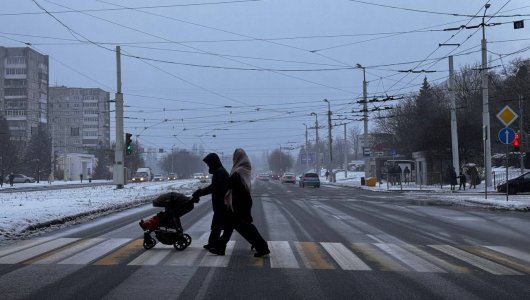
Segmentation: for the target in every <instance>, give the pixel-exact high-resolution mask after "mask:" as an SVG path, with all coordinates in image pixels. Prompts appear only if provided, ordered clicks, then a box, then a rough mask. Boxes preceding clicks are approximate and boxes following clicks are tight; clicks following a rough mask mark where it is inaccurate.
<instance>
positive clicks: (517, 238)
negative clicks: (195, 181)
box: [0, 182, 530, 299]
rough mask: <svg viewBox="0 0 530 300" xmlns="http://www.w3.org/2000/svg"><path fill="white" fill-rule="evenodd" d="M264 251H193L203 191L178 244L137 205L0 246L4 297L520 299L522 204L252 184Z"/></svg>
mask: <svg viewBox="0 0 530 300" xmlns="http://www.w3.org/2000/svg"><path fill="white" fill-rule="evenodd" d="M253 194H254V195H253V196H254V208H253V213H254V218H255V223H256V225H257V227H258V229H259V230H260V231H261V232H262V234H263V236H264V237H265V239H266V240H267V241H268V243H269V246H270V248H271V251H272V253H271V255H270V256H268V257H265V258H254V257H253V256H252V253H253V252H251V251H250V247H249V245H248V243H247V242H246V241H244V240H242V239H241V237H240V236H239V235H238V234H237V233H235V234H234V235H233V236H232V241H231V242H230V243H229V247H228V249H227V253H226V254H227V255H226V256H215V255H211V254H209V253H207V252H206V251H205V250H203V249H202V245H203V244H204V241H205V239H206V238H207V235H208V231H209V225H210V220H211V209H210V204H209V202H208V201H209V198H207V197H205V198H203V199H202V200H201V203H200V205H198V206H197V207H196V208H195V209H194V210H193V211H192V212H190V213H189V214H187V215H186V216H184V217H183V226H184V229H185V231H186V232H187V233H189V234H190V235H191V236H192V238H193V242H192V244H191V246H190V247H188V248H187V249H185V250H184V251H182V252H179V251H176V250H175V249H173V247H172V246H165V245H161V244H160V243H159V244H157V246H156V247H155V248H153V249H151V250H148V251H146V250H144V249H143V248H142V239H141V238H142V231H141V229H140V228H139V226H138V220H139V219H140V218H145V217H146V216H149V215H152V214H154V213H155V212H156V211H157V210H158V209H155V208H152V207H144V208H139V209H133V210H130V211H128V212H123V213H119V214H115V215H112V216H108V217H105V218H101V219H98V220H96V221H94V222H91V223H87V224H84V225H80V226H75V227H72V228H69V229H65V230H61V231H57V232H54V233H52V234H49V235H45V236H42V237H39V238H36V239H32V240H28V241H24V242H23V243H21V244H19V245H10V246H7V247H1V248H0V294H1V295H2V298H3V299H24V298H31V299H72V298H76V299H78V298H87V299H100V298H104V299H123V298H128V299H146V298H149V299H153V298H163V299H174V298H181V299H228V298H230V299H263V298H273V297H275V298H282V299H283V298H289V299H341V298H342V299H346V298H348V299H351V298H363V299H364V298H407V299H415V298H418V299H425V298H429V299H433V298H451V299H454V298H465V299H474V298H475V299H485V298H489V299H499V298H509V299H525V298H526V299H528V298H529V297H530V251H529V249H530V233H529V230H528V228H530V220H529V217H528V214H527V213H520V212H508V211H490V210H484V209H479V208H468V207H460V206H446V205H432V202H426V201H422V199H421V196H418V197H416V198H415V199H409V198H405V197H404V196H402V195H397V194H394V193H380V192H379V193H378V192H369V191H362V190H357V189H351V188H340V187H326V186H323V187H322V188H320V189H314V188H304V189H302V188H300V187H298V186H297V185H292V184H280V183H278V182H256V183H255V184H254V185H253Z"/></svg>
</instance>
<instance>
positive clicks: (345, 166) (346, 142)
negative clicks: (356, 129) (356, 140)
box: [344, 123, 348, 178]
mask: <svg viewBox="0 0 530 300" xmlns="http://www.w3.org/2000/svg"><path fill="white" fill-rule="evenodd" d="M344 178H348V140H347V139H346V123H344Z"/></svg>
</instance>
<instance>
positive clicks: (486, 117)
mask: <svg viewBox="0 0 530 300" xmlns="http://www.w3.org/2000/svg"><path fill="white" fill-rule="evenodd" d="M489 7H490V4H489V3H487V4H486V5H485V6H484V15H483V16H482V24H481V25H482V41H481V46H482V47H481V48H482V67H481V70H480V71H481V72H482V125H483V127H484V167H485V168H486V172H485V174H484V176H485V178H484V181H485V189H487V187H488V186H491V178H490V176H489V175H490V174H491V139H490V136H491V135H490V131H491V126H490V112H489V93H488V61H487V42H486V24H485V20H484V19H485V17H486V11H487V10H488V8H489Z"/></svg>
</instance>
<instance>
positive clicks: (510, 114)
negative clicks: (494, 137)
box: [497, 105, 519, 127]
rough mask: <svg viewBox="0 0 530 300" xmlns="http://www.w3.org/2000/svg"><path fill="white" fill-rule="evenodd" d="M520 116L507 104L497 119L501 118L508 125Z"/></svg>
mask: <svg viewBox="0 0 530 300" xmlns="http://www.w3.org/2000/svg"><path fill="white" fill-rule="evenodd" d="M518 117H519V116H518V115H517V113H515V111H513V109H511V107H510V106H508V105H506V106H505V107H504V108H503V109H501V111H500V112H499V113H498V114H497V119H499V120H500V121H501V122H502V124H504V126H506V127H508V126H510V124H512V123H513V121H515V120H516V119H517V118H518Z"/></svg>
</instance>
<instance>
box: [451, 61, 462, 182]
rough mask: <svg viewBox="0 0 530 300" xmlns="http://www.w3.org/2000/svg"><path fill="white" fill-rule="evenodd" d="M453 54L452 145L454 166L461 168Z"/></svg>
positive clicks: (456, 168) (457, 170) (457, 168)
mask: <svg viewBox="0 0 530 300" xmlns="http://www.w3.org/2000/svg"><path fill="white" fill-rule="evenodd" d="M454 76H455V75H454V68H453V56H452V55H450V56H449V99H450V100H451V145H452V152H453V168H455V171H456V172H459V170H460V156H459V153H458V127H457V121H456V99H455V77H454Z"/></svg>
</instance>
